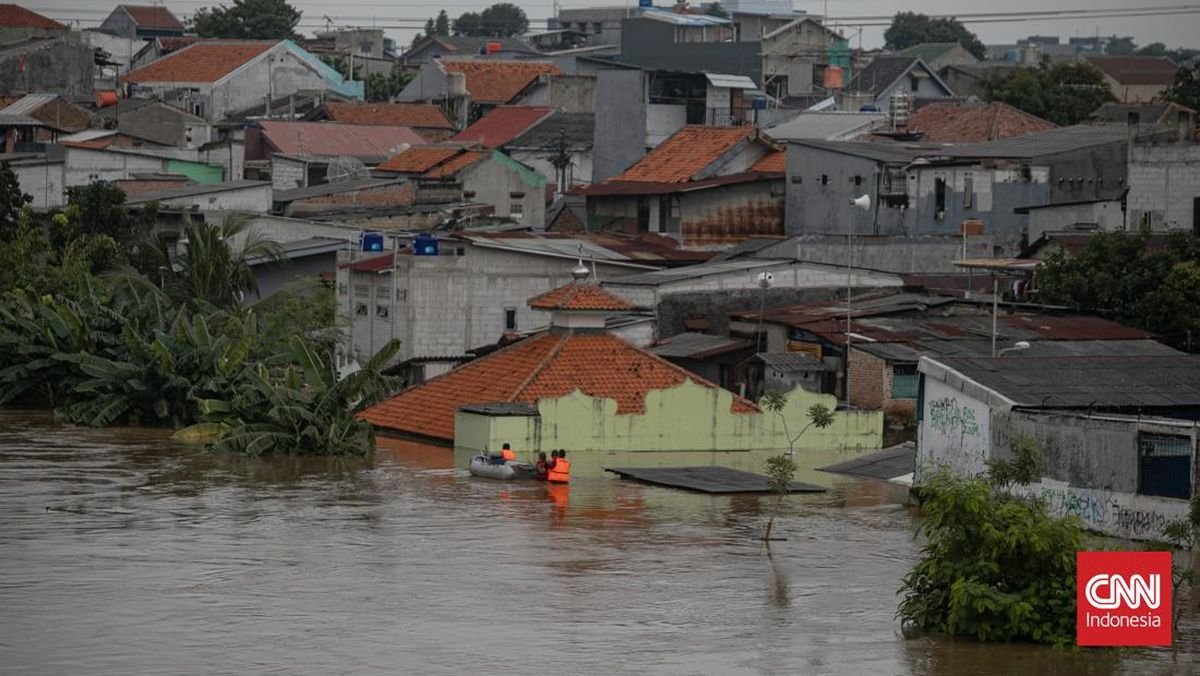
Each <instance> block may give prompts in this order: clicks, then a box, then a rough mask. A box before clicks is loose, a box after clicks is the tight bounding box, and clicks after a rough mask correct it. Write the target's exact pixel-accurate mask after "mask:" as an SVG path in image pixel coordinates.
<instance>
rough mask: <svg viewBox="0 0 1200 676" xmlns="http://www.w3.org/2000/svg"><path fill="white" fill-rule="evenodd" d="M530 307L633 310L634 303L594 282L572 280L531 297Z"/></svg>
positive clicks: (540, 308) (543, 308)
mask: <svg viewBox="0 0 1200 676" xmlns="http://www.w3.org/2000/svg"><path fill="white" fill-rule="evenodd" d="M529 307H531V308H535V309H538V310H609V311H613V312H621V311H624V310H632V309H633V308H634V307H635V306H634V304H633V303H630V302H629V301H627V300H625V299H624V298H620V297H618V296H616V295H614V294H612V293H610V292H609V291H607V290H606V289H602V288H601V287H600V286H599V285H597V284H595V283H594V282H570V283H568V284H565V285H563V286H560V287H558V288H557V289H554V290H553V291H547V292H546V293H543V294H541V295H540V296H534V297H533V298H530V299H529Z"/></svg>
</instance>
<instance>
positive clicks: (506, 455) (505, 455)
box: [500, 443, 517, 462]
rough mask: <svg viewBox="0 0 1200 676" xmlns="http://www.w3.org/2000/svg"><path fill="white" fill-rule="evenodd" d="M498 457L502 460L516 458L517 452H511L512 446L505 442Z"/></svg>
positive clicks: (506, 460)
mask: <svg viewBox="0 0 1200 676" xmlns="http://www.w3.org/2000/svg"><path fill="white" fill-rule="evenodd" d="M500 459H501V460H503V461H504V462H508V461H510V460H516V459H517V454H516V453H514V452H513V449H512V446H509V445H508V443H505V444H504V446H503V447H501V449H500Z"/></svg>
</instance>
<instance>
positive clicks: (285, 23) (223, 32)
mask: <svg viewBox="0 0 1200 676" xmlns="http://www.w3.org/2000/svg"><path fill="white" fill-rule="evenodd" d="M300 15H301V12H300V10H298V9H296V8H295V7H292V6H291V5H290V4H288V3H287V0H233V6H232V7H226V6H225V5H219V6H217V7H201V8H200V9H198V10H196V13H195V15H194V16H193V17H192V29H193V30H194V31H195V32H196V34H197V35H199V36H200V37H205V38H230V39H243V40H285V39H286V40H290V39H296V38H298V37H299V36H298V35H297V34H296V25H297V24H298V23H300Z"/></svg>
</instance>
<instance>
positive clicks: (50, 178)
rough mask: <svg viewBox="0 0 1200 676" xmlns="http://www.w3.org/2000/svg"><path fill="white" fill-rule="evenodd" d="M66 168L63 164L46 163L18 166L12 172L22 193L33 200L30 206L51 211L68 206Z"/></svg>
mask: <svg viewBox="0 0 1200 676" xmlns="http://www.w3.org/2000/svg"><path fill="white" fill-rule="evenodd" d="M65 167H66V165H65V164H64V163H62V162H44V163H41V164H27V165H16V166H13V167H12V170H13V173H15V174H16V175H17V182H18V183H19V184H20V186H21V191H22V192H24V193H27V194H28V195H29V196H30V197H31V198H33V201H32V202H30V206H32V207H33V208H35V209H49V208H54V207H61V206H62V205H64V204H66V185H65V183H64V180H65V173H66V171H65Z"/></svg>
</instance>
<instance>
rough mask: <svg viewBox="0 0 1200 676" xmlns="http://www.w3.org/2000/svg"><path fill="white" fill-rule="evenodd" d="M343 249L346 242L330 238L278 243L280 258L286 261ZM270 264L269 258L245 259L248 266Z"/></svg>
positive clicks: (253, 257)
mask: <svg viewBox="0 0 1200 676" xmlns="http://www.w3.org/2000/svg"><path fill="white" fill-rule="evenodd" d="M345 248H346V240H344V239H333V238H332V237H309V238H307V239H296V240H292V241H290V242H280V243H279V253H280V256H281V257H282V258H285V259H288V260H295V259H297V258H305V257H307V256H319V255H321V254H328V253H335V252H337V251H339V250H341V249H345ZM271 262H274V261H273V260H272V259H271V258H270V257H269V256H252V257H250V258H247V259H246V263H248V264H249V265H261V264H263V263H271Z"/></svg>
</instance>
